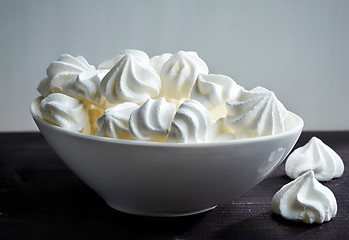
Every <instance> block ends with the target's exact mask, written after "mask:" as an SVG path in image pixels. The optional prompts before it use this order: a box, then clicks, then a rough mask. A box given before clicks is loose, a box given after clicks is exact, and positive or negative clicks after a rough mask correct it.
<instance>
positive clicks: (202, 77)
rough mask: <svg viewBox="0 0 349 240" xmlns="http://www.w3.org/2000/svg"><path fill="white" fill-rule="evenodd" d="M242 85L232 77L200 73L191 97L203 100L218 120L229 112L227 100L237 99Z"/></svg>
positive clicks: (212, 115)
mask: <svg viewBox="0 0 349 240" xmlns="http://www.w3.org/2000/svg"><path fill="white" fill-rule="evenodd" d="M240 91H241V87H240V86H239V85H237V83H236V82H235V81H234V80H233V79H232V78H230V77H228V76H225V75H220V74H199V75H198V77H197V79H196V81H195V84H194V86H193V88H192V90H191V93H190V99H195V100H197V101H199V102H201V103H202V104H203V105H204V106H205V107H206V108H207V109H208V110H209V112H210V115H211V119H212V120H217V119H218V118H220V117H224V116H225V115H226V113H227V110H226V106H225V102H226V101H227V100H229V99H235V98H236V97H237V96H238V95H239V93H240Z"/></svg>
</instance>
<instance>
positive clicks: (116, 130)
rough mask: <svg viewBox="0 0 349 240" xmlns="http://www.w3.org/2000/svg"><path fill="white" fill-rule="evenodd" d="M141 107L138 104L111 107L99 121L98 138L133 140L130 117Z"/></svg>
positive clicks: (122, 104)
mask: <svg viewBox="0 0 349 240" xmlns="http://www.w3.org/2000/svg"><path fill="white" fill-rule="evenodd" d="M137 108H139V106H138V105H137V104H136V103H132V102H124V103H121V104H119V105H116V106H113V107H110V108H108V109H106V110H105V111H104V114H103V116H102V117H100V118H99V119H98V120H97V125H98V131H97V133H96V135H97V136H102V137H110V138H119V139H131V136H130V133H129V126H128V122H129V119H130V115H131V113H132V112H133V111H135V110H136V109H137Z"/></svg>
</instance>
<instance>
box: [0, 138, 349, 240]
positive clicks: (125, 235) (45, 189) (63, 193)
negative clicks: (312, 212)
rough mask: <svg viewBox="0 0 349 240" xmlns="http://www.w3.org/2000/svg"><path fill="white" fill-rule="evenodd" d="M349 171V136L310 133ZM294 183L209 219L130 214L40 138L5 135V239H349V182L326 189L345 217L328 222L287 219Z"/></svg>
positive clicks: (0, 215) (1, 223) (278, 174)
mask: <svg viewBox="0 0 349 240" xmlns="http://www.w3.org/2000/svg"><path fill="white" fill-rule="evenodd" d="M314 135H315V136H317V137H319V138H320V139H322V140H323V141H324V142H325V143H327V144H328V145H330V146H331V147H332V148H333V149H334V150H335V151H336V152H337V153H338V154H339V155H340V156H341V157H342V159H343V161H344V164H345V165H346V166H349V132H304V133H303V134H302V135H301V138H300V139H299V141H298V143H297V145H296V147H299V146H302V145H304V144H305V143H306V142H307V141H308V140H309V139H310V138H311V137H312V136H314ZM289 181H290V179H289V178H287V177H286V175H285V171H284V164H282V165H280V166H279V167H278V168H277V169H276V170H275V171H274V172H273V173H272V175H271V176H269V177H268V178H267V179H265V180H264V181H263V182H262V183H260V184H259V185H258V186H256V187H255V188H253V189H252V190H250V191H249V192H247V193H245V194H243V195H242V196H240V197H238V198H236V199H234V200H232V201H229V202H226V203H224V204H221V205H219V206H218V207H217V208H216V209H214V210H211V211H209V212H207V213H203V214H199V215H195V216H189V217H178V218H151V217H139V216H133V215H128V214H124V213H121V212H118V211H116V210H114V209H112V208H110V207H108V206H107V205H106V204H105V203H104V201H103V200H102V199H101V198H100V197H99V196H97V194H95V193H94V192H93V191H92V190H91V189H89V188H88V187H87V186H86V185H85V184H84V183H83V182H81V181H80V180H79V179H78V178H77V177H76V176H75V175H74V174H73V173H72V172H71V171H70V170H69V169H68V168H67V167H66V166H65V165H64V163H63V162H62V161H61V160H60V159H59V158H58V156H57V155H56V154H55V153H54V152H53V150H52V149H51V148H50V146H49V145H48V144H47V143H46V141H45V140H44V139H43V137H42V136H41V135H40V133H0V239H4V240H5V239H63V240H64V239H111V238H113V239H317V240H320V239H326V240H327V239H349V193H348V190H349V176H348V173H347V171H345V172H344V175H343V176H342V177H341V178H338V179H334V180H332V181H330V182H325V183H323V184H324V185H326V186H327V187H329V188H330V189H331V190H332V191H333V192H334V194H335V196H336V198H337V203H338V214H337V216H336V217H335V218H333V219H332V220H331V221H330V222H327V223H325V224H313V225H308V224H303V223H297V222H292V221H287V220H285V219H283V218H282V217H280V216H278V215H275V214H273V212H272V210H271V205H270V201H271V199H272V197H273V195H274V193H275V192H276V191H278V190H279V189H280V188H281V187H282V186H283V185H284V184H286V183H288V182H289Z"/></svg>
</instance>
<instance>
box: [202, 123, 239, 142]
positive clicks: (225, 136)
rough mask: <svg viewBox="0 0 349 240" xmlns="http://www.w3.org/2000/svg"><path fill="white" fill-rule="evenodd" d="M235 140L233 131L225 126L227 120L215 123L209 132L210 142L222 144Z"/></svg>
mask: <svg viewBox="0 0 349 240" xmlns="http://www.w3.org/2000/svg"><path fill="white" fill-rule="evenodd" d="M235 138H236V137H235V135H234V131H233V129H232V128H230V127H228V126H227V125H226V124H225V118H220V119H218V120H217V121H216V122H214V123H213V124H212V125H211V127H210V129H209V132H208V141H209V142H221V141H227V140H232V139H235Z"/></svg>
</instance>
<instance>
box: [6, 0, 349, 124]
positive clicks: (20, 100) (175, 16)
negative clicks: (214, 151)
mask: <svg viewBox="0 0 349 240" xmlns="http://www.w3.org/2000/svg"><path fill="white" fill-rule="evenodd" d="M125 48H136V49H140V50H143V51H145V52H147V53H148V54H149V55H150V56H153V55H156V54H160V53H164V52H171V53H174V52H177V51H179V50H194V51H196V52H198V54H199V55H200V57H201V58H202V59H203V60H204V61H205V62H206V63H207V65H208V66H209V69H210V72H211V73H221V74H226V75H229V76H231V77H232V78H233V79H234V80H235V81H236V82H237V83H239V84H240V85H242V86H244V87H245V88H247V89H250V88H253V87H255V86H258V85H261V86H264V87H266V88H268V89H270V90H273V91H274V92H275V93H276V95H277V96H278V98H279V99H280V100H281V101H282V102H283V103H284V105H285V106H286V108H288V109H289V110H291V111H293V112H295V113H297V114H298V115H300V116H301V117H302V118H303V119H304V121H305V129H306V130H349V109H348V103H349V94H348V90H349V81H348V80H349V79H348V76H349V1H339V0H337V1H322V0H297V1H280V0H279V1H271V0H268V1H174V0H172V1H101V0H99V1H83V0H64V1H62V0H60V1H58V0H57V1H45V0H36V1H34V0H33V1H18V0H8V1H4V0H0V110H1V112H0V114H1V115H0V131H32V130H37V128H36V126H35V125H34V122H33V120H32V119H31V116H30V113H29V105H30V102H31V101H32V100H33V99H34V98H35V97H36V96H38V93H37V92H36V87H37V85H38V83H39V81H40V80H41V79H42V78H44V77H45V71H46V68H47V67H48V65H49V64H50V63H51V62H52V61H54V60H56V59H57V58H58V57H59V55H60V54H62V53H69V54H72V55H82V56H84V57H85V58H86V59H87V60H88V61H89V62H90V63H91V64H95V65H98V64H99V63H100V62H101V61H103V60H106V59H108V58H111V57H113V56H114V55H116V54H118V53H119V51H120V50H122V49H125Z"/></svg>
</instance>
